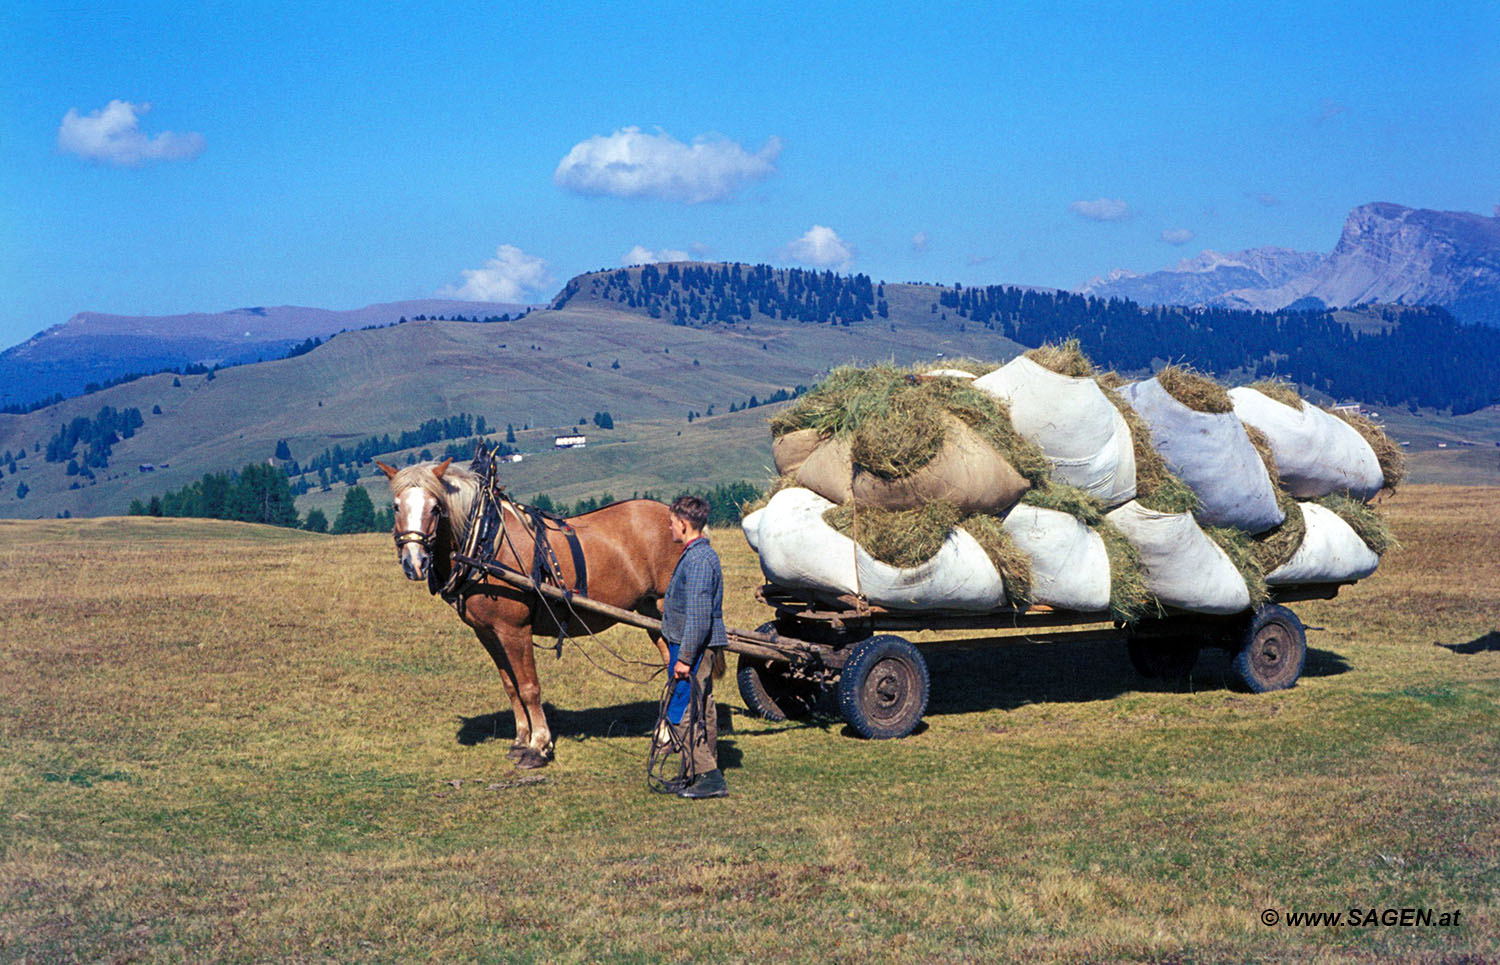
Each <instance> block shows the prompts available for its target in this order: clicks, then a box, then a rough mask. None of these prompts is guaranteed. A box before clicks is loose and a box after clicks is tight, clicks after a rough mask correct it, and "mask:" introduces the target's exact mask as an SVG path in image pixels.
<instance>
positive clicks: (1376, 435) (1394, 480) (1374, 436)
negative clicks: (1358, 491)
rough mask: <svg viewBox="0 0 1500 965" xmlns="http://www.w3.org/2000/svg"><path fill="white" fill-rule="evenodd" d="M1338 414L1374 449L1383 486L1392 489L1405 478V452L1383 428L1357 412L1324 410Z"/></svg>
mask: <svg viewBox="0 0 1500 965" xmlns="http://www.w3.org/2000/svg"><path fill="white" fill-rule="evenodd" d="M1326 411H1328V412H1330V413H1332V414H1333V415H1336V416H1338V417H1339V418H1340V419H1343V420H1344V421H1345V422H1347V423H1349V424H1350V425H1351V426H1353V427H1354V429H1355V431H1357V432H1358V433H1359V434H1360V435H1362V436H1364V437H1365V442H1368V443H1369V444H1370V448H1371V449H1374V450H1375V458H1376V459H1378V460H1379V461H1380V475H1381V476H1382V477H1384V479H1385V488H1386V489H1390V490H1394V489H1395V488H1396V487H1397V486H1399V485H1400V484H1401V480H1403V479H1405V478H1406V453H1404V452H1402V451H1401V447H1400V446H1399V445H1397V444H1396V440H1394V439H1392V438H1391V437H1390V436H1388V435H1386V432H1385V430H1384V429H1382V428H1380V426H1378V425H1376V424H1375V423H1374V422H1372V421H1370V420H1369V419H1367V418H1365V417H1364V416H1362V415H1360V414H1359V413H1357V412H1345V411H1343V410H1341V409H1328V410H1326Z"/></svg>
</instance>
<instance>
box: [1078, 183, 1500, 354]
mask: <svg viewBox="0 0 1500 965" xmlns="http://www.w3.org/2000/svg"><path fill="white" fill-rule="evenodd" d="M1079 290H1080V291H1081V292H1082V293H1083V294H1087V295H1094V296H1097V297H1100V298H1124V299H1129V300H1131V301H1134V302H1138V303H1140V304H1146V305H1187V306H1205V307H1216V308H1239V309H1252V310H1258V311H1275V310H1277V309H1282V308H1288V307H1291V308H1345V307H1349V306H1353V305H1368V304H1385V305H1437V306H1441V307H1443V308H1446V309H1447V310H1448V311H1449V312H1451V313H1452V314H1453V315H1454V316H1455V317H1457V318H1458V319H1459V320H1461V321H1467V322H1479V323H1484V324H1489V325H1500V217H1493V218H1490V217H1485V216H1483V215H1478V214H1472V213H1469V212H1464V211H1430V210H1425V209H1417V208H1407V207H1403V206H1401V205H1398V204H1388V203H1384V202H1377V203H1373V204H1366V205H1362V206H1360V207H1358V208H1355V209H1354V210H1353V211H1351V212H1350V213H1349V216H1348V217H1347V218H1346V219H1345V220H1344V228H1343V232H1342V233H1341V234H1340V236H1339V240H1338V243H1337V244H1335V245H1334V247H1333V250H1332V251H1331V252H1329V253H1327V254H1317V253H1311V252H1302V251H1292V250H1290V249H1286V248H1270V247H1267V248H1252V249H1249V250H1247V251H1240V252H1234V253H1232V254H1223V253H1220V252H1216V251H1205V252H1203V253H1202V254H1200V255H1198V256H1197V257H1196V258H1189V259H1185V260H1183V261H1181V262H1179V263H1178V264H1177V265H1176V266H1174V267H1172V268H1168V269H1164V270H1162V271H1155V272H1149V273H1146V274H1136V273H1133V272H1129V271H1125V270H1123V269H1117V270H1115V271H1112V272H1110V273H1109V274H1107V275H1104V276H1101V277H1098V278H1094V279H1092V280H1090V281H1089V282H1087V283H1086V284H1084V285H1083V286H1082V287H1081V288H1080V289H1079Z"/></svg>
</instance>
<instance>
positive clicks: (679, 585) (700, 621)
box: [661, 537, 729, 667]
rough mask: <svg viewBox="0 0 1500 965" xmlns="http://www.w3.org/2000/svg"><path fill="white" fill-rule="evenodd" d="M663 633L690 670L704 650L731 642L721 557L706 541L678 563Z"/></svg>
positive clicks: (698, 541)
mask: <svg viewBox="0 0 1500 965" xmlns="http://www.w3.org/2000/svg"><path fill="white" fill-rule="evenodd" d="M661 632H662V636H664V637H666V638H667V642H668V643H675V644H677V646H678V648H679V649H678V651H677V659H678V660H681V661H682V662H683V663H685V664H687V665H688V666H689V667H691V666H693V664H694V663H695V662H696V661H697V659H698V656H699V655H700V654H701V653H702V652H703V648H704V647H723V646H727V645H728V643H729V640H728V638H727V637H726V636H725V635H724V574H723V571H722V570H720V569H719V554H718V553H715V552H714V548H713V547H712V546H710V545H708V540H707V539H706V538H703V537H699V538H698V539H695V540H693V541H692V542H691V543H689V544H688V545H687V546H686V547H684V548H683V550H682V556H681V558H680V559H678V560H677V568H676V569H675V570H673V571H672V581H671V582H670V583H668V584H667V597H666V599H665V600H664V601H663V603H662V614H661Z"/></svg>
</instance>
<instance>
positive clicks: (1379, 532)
mask: <svg viewBox="0 0 1500 965" xmlns="http://www.w3.org/2000/svg"><path fill="white" fill-rule="evenodd" d="M1313 502H1315V503H1317V504H1318V505H1319V506H1322V507H1323V508H1324V509H1330V510H1332V511H1333V512H1334V513H1336V514H1337V515H1338V517H1339V518H1340V519H1342V520H1343V521H1344V522H1346V523H1348V524H1349V526H1350V527H1351V528H1352V529H1353V530H1354V532H1356V533H1358V534H1359V538H1360V539H1362V540H1364V541H1365V545H1366V546H1368V547H1370V549H1372V550H1374V551H1375V555H1376V556H1384V555H1385V554H1386V553H1388V552H1390V551H1391V550H1393V549H1400V548H1401V544H1400V542H1398V541H1397V539H1396V537H1395V535H1394V534H1393V533H1392V532H1391V527H1390V524H1389V523H1387V522H1386V521H1385V517H1384V516H1383V515H1381V512H1380V510H1379V509H1377V508H1375V507H1374V506H1372V505H1370V504H1369V503H1362V502H1360V501H1359V500H1357V499H1351V498H1350V497H1348V496H1341V495H1337V494H1335V495H1331V496H1323V497H1321V498H1319V499H1315V500H1313Z"/></svg>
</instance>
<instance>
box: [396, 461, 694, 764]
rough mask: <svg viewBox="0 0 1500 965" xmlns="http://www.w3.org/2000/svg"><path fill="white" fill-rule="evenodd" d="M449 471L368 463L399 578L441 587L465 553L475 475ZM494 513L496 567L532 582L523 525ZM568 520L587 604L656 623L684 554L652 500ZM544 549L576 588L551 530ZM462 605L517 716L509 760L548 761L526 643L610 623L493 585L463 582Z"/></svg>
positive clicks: (513, 511)
mask: <svg viewBox="0 0 1500 965" xmlns="http://www.w3.org/2000/svg"><path fill="white" fill-rule="evenodd" d="M451 463H452V460H451V459H450V460H448V461H447V462H443V463H439V464H436V465H434V464H431V463H425V464H422V465H417V466H408V467H406V468H405V469H400V470H397V469H393V468H392V467H390V466H387V465H385V464H383V463H376V465H378V466H380V468H381V470H382V471H384V472H385V474H386V476H387V477H388V478H389V479H390V483H391V496H392V498H393V500H394V508H395V513H396V554H397V557H398V558H399V559H400V561H401V566H402V568H403V569H404V570H405V571H406V576H407V579H410V580H429V578H430V580H431V581H432V585H434V586H442V585H444V584H445V583H446V582H447V581H448V577H449V575H450V573H451V572H452V565H453V564H452V554H453V553H454V551H455V547H459V546H462V545H464V539H465V537H466V536H467V533H468V528H469V525H470V522H471V521H470V519H469V514H470V510H471V508H472V507H473V505H474V502H475V499H476V498H477V496H478V494H479V487H480V479H479V477H478V476H477V475H476V474H474V473H473V472H470V471H469V470H467V469H463V468H461V467H458V466H453V465H450V464H451ZM500 509H501V516H502V519H503V521H504V524H505V536H504V537H503V538H502V539H500V540H499V541H498V545H497V546H496V547H495V561H496V562H497V563H499V564H501V565H502V566H507V567H510V568H511V569H514V570H516V571H518V572H520V573H522V574H530V572H531V564H532V554H533V552H534V549H535V546H536V544H535V540H534V537H533V535H532V528H531V526H530V520H529V518H528V517H527V516H526V515H525V514H524V513H523V512H522V511H521V510H520V509H518V508H517V506H516V504H514V503H512V502H510V501H508V500H502V504H501V507H500ZM568 522H569V524H570V525H571V526H572V527H573V529H574V530H575V531H576V533H577V535H578V542H579V545H580V546H581V547H582V549H583V557H584V565H585V567H586V568H587V572H588V596H589V598H590V599H593V600H598V601H600V602H602V603H609V604H612V605H614V606H617V607H621V608H623V609H627V610H634V611H636V612H637V613H641V614H643V615H646V616H650V617H654V618H658V619H659V618H660V616H661V610H660V608H659V607H658V605H657V601H658V600H660V599H661V597H662V596H663V595H664V594H665V593H666V591H667V583H668V582H669V581H670V580H671V578H672V569H673V568H674V567H675V566H676V565H677V559H678V557H679V556H680V555H681V553H682V547H680V546H678V545H677V544H675V543H673V542H672V535H671V530H670V528H669V526H668V512H667V507H666V506H664V505H662V504H661V503H658V502H656V501H654V500H650V499H631V500H627V501H625V502H621V503H614V504H613V505H610V506H606V507H604V508H603V509H599V510H596V511H594V512H592V513H586V514H584V515H582V516H576V517H573V518H571V519H569V520H568ZM548 542H550V543H551V544H552V551H553V553H554V554H555V555H556V558H557V563H558V567H559V568H560V569H561V571H562V575H563V578H564V580H565V581H566V583H567V585H568V586H569V587H572V586H575V585H576V580H577V575H576V574H575V573H574V572H573V554H572V552H571V551H570V548H569V546H568V543H567V539H566V537H564V536H563V535H562V534H561V533H558V532H555V531H549V532H548ZM463 597H464V600H463V606H462V607H460V609H459V612H460V614H461V615H462V618H463V621H464V622H465V623H467V624H468V625H469V626H470V627H471V628H473V630H474V634H475V636H477V637H478V638H479V642H480V643H482V644H484V649H485V650H487V651H488V652H489V655H490V658H491V659H492V660H494V661H495V667H496V668H497V669H498V670H499V671H500V682H501V684H503V685H504V687H505V693H506V696H508V697H509V698H510V705H511V710H512V711H513V712H514V714H515V717H516V739H515V743H513V744H512V745H511V749H510V755H509V756H510V757H511V758H512V759H513V760H514V761H515V762H516V766H517V767H522V768H533V767H545V766H546V765H547V763H548V762H549V761H551V760H552V755H553V740H552V731H551V730H550V729H549V728H548V726H547V717H546V714H545V713H543V711H542V701H541V683H540V681H539V680H538V678H537V672H536V656H535V650H534V647H533V645H532V642H531V638H532V636H533V635H536V636H543V637H556V636H557V635H558V634H559V633H560V632H566V633H568V634H570V635H577V634H586V633H590V632H597V631H599V630H602V629H604V628H605V627H608V626H610V625H611V624H613V623H614V622H615V621H614V620H611V619H609V618H608V617H604V616H600V615H598V614H595V613H589V612H586V611H583V612H579V613H574V612H571V611H570V609H569V608H568V606H567V605H566V604H564V603H560V602H558V601H544V600H543V598H542V597H541V596H540V594H537V593H533V592H530V591H526V590H518V589H516V588H514V587H512V586H510V585H509V584H506V583H503V582H501V581H499V580H496V579H493V578H491V577H485V578H483V579H481V580H478V581H477V582H475V583H472V584H470V586H469V587H468V588H467V589H466V590H465V591H464V593H463ZM559 624H562V626H559ZM648 632H650V631H648ZM650 636H651V640H652V642H653V643H655V644H656V646H657V649H658V651H659V652H660V654H661V660H662V663H663V665H664V664H665V663H666V659H667V647H666V644H665V643H663V642H662V641H661V638H660V636H659V635H658V634H657V633H654V632H650Z"/></svg>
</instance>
